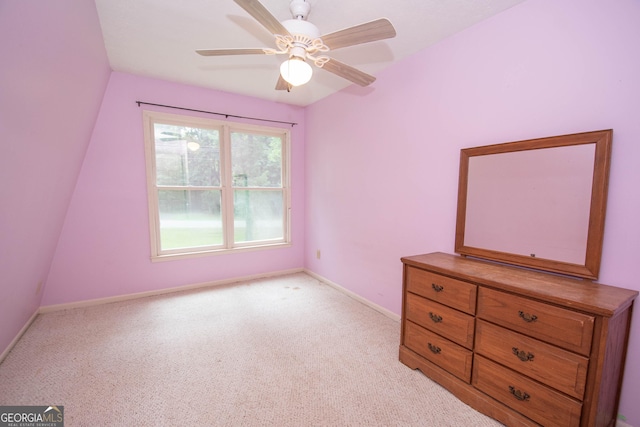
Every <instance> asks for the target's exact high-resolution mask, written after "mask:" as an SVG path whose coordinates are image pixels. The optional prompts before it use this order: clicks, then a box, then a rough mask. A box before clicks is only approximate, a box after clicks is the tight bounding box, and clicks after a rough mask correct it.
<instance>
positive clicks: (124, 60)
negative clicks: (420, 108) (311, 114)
mask: <svg viewBox="0 0 640 427" xmlns="http://www.w3.org/2000/svg"><path fill="white" fill-rule="evenodd" d="M306 1H307V2H308V3H310V4H311V13H310V14H309V17H308V20H309V21H310V22H312V23H313V24H315V25H316V26H317V27H318V28H319V29H320V32H321V33H322V34H328V33H331V32H333V31H336V30H340V29H343V28H347V27H350V26H353V25H357V24H360V23H363V22H368V21H372V20H374V19H377V18H388V19H389V20H390V21H391V22H392V23H393V25H394V27H395V28H396V32H397V36H396V37H395V38H393V39H388V40H384V41H378V42H373V43H368V44H363V45H359V46H352V47H348V48H344V49H339V50H336V51H335V52H329V56H332V57H334V58H336V59H337V60H339V61H342V62H344V63H347V64H349V65H351V66H354V67H356V68H358V69H360V70H362V71H364V72H367V73H369V74H372V75H374V76H375V75H376V73H377V72H378V71H380V70H382V69H384V68H385V67H388V66H389V65H391V64H392V63H394V62H396V61H399V60H401V59H403V58H405V57H407V56H408V55H411V54H413V53H415V52H418V51H420V50H422V49H424V48H425V47H427V46H430V45H432V44H434V43H436V42H438V41H439V40H442V39H443V38H445V37H447V36H450V35H452V34H454V33H456V32H458V31H461V30H463V29H465V28H467V27H469V26H471V25H473V24H475V23H477V22H479V21H482V20H484V19H486V18H489V17H491V16H493V15H495V14H497V13H499V12H501V11H503V10H505V9H507V8H509V7H511V6H514V5H516V4H518V3H521V2H522V1H524V0H306ZM261 2H262V4H263V5H264V6H265V7H266V8H267V9H268V10H269V11H270V12H271V13H272V14H273V15H274V16H275V17H276V18H277V19H278V20H280V21H284V20H286V19H291V14H290V12H289V0H262V1H261ZM96 6H97V9H98V15H99V17H100V24H101V26H102V33H103V35H104V42H105V46H106V49H107V55H108V57H109V62H110V64H111V68H112V69H113V70H115V71H121V72H126V73H131V74H136V75H141V76H146V77H155V78H160V79H163V80H169V81H174V82H180V83H187V84H192V85H196V86H201V87H206V88H211V89H218V90H222V91H226V92H232V93H237V94H242V95H249V96H254V97H257V98H262V99H267V100H271V101H277V102H283V103H288V104H293V105H301V106H305V105H309V104H312V103H314V102H315V101H317V100H319V99H322V98H324V97H326V96H328V95H330V94H332V93H334V92H337V91H339V90H341V89H343V88H344V87H346V86H348V85H350V84H351V83H350V82H349V81H347V80H344V79H342V78H340V77H337V76H335V75H333V74H331V73H329V72H327V71H324V70H320V69H317V68H315V69H314V76H313V78H312V80H311V82H310V83H308V84H306V85H304V86H300V87H297V88H293V90H292V91H291V92H289V93H288V92H286V91H276V90H275V85H276V81H277V80H278V66H279V64H280V63H281V62H282V61H283V58H282V57H281V56H272V55H270V56H267V55H249V56H224V57H204V56H200V55H198V54H196V53H195V50H196V49H218V48H263V47H271V48H273V47H275V45H274V38H273V36H272V35H271V34H270V33H269V32H268V31H267V30H266V29H265V28H264V27H262V26H261V25H260V24H259V23H258V22H256V21H255V20H254V19H253V18H252V17H251V16H250V15H249V14H248V13H247V12H245V11H244V10H243V9H242V8H241V7H240V6H238V5H237V4H236V3H235V2H234V1H233V0H182V1H176V0H96ZM375 84H376V83H375V82H374V83H373V84H372V86H371V87H372V88H373V90H375Z"/></svg>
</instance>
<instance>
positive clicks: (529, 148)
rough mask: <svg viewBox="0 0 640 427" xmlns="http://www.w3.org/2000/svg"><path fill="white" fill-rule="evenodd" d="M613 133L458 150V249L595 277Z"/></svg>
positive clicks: (585, 134) (560, 137)
mask: <svg viewBox="0 0 640 427" xmlns="http://www.w3.org/2000/svg"><path fill="white" fill-rule="evenodd" d="M610 142H611V131H598V132H588V133H583V134H574V135H564V136H558V137H551V138H543V139H537V140H527V141H519V142H511V143H506V144H496V145H491V146H485V147H474V148H469V149H463V150H462V151H461V163H460V183H459V184H460V193H459V196H458V223H457V231H456V252H458V253H461V254H463V255H473V256H478V257H481V258H488V259H493V260H497V261H502V262H508V263H512V264H516V265H522V266H527V267H534V268H539V269H542V270H547V271H554V272H558V273H565V274H571V275H576V276H580V277H586V278H596V277H597V273H598V269H599V263H600V253H601V247H602V233H603V226H604V207H605V205H606V186H607V179H606V177H607V175H608V167H609V158H610Z"/></svg>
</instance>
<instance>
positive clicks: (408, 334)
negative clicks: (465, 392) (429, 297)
mask: <svg viewBox="0 0 640 427" xmlns="http://www.w3.org/2000/svg"><path fill="white" fill-rule="evenodd" d="M404 345H405V346H406V347H408V348H410V349H411V350H413V351H415V352H416V353H418V354H419V355H421V356H422V357H424V358H425V359H427V360H429V361H430V362H433V363H435V364H436V365H438V366H440V367H441V368H443V369H444V370H446V371H448V372H449V373H451V374H453V375H455V376H456V377H458V378H460V379H461V380H463V381H465V382H467V383H469V382H470V381H471V362H472V360H473V353H472V352H471V351H469V350H467V349H466V348H464V347H461V346H459V345H457V344H455V343H452V342H451V341H449V340H447V339H446V338H443V337H441V336H440V335H438V334H435V333H433V332H430V331H429V330H427V329H425V328H423V327H421V326H418V325H416V324H415V323H413V322H409V321H406V324H405V335H404Z"/></svg>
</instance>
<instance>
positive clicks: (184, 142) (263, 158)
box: [143, 111, 290, 259]
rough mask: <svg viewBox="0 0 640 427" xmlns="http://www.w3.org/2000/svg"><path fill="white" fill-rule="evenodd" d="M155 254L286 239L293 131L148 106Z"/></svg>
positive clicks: (176, 254) (205, 250)
mask: <svg viewBox="0 0 640 427" xmlns="http://www.w3.org/2000/svg"><path fill="white" fill-rule="evenodd" d="M143 119H144V132H145V149H146V158H147V190H148V193H149V218H150V229H151V252H152V258H154V259H161V258H174V257H179V256H191V255H195V254H198V255H199V254H203V253H212V252H225V251H235V250H246V249H249V248H251V249H255V248H261V247H269V246H274V245H284V244H288V243H289V241H290V240H289V218H290V195H289V194H290V191H289V161H288V152H289V131H288V130H283V129H280V128H268V127H258V126H250V125H243V124H237V123H230V122H221V121H217V120H210V119H202V118H195V117H188V116H178V115H173V114H165V113H157V112H150V111H145V112H144V113H143Z"/></svg>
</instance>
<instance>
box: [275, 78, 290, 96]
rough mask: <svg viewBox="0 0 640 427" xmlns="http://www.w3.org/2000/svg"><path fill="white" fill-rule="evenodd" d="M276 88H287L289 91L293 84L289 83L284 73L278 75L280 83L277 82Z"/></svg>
mask: <svg viewBox="0 0 640 427" xmlns="http://www.w3.org/2000/svg"><path fill="white" fill-rule="evenodd" d="M276 90H286V91H287V92H290V91H291V85H290V84H289V83H287V81H286V80H285V79H283V78H282V74H280V75H279V77H278V83H276Z"/></svg>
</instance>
